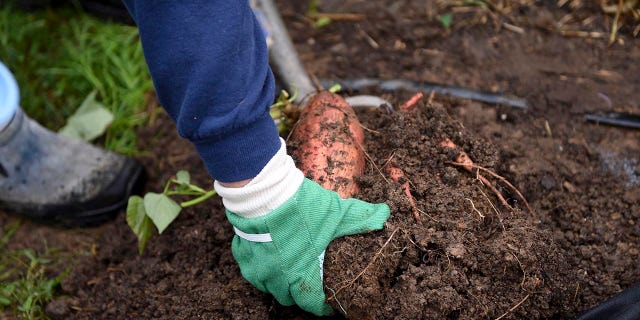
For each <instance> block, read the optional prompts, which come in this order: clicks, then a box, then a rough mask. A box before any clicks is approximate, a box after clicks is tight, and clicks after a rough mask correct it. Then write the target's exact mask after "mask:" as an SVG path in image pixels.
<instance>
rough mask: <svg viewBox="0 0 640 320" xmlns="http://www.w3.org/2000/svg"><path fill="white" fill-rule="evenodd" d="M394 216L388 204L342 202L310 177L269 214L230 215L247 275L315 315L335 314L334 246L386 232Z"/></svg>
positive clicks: (238, 257) (235, 245) (235, 246)
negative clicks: (331, 295) (330, 261)
mask: <svg viewBox="0 0 640 320" xmlns="http://www.w3.org/2000/svg"><path fill="white" fill-rule="evenodd" d="M389 215H390V211H389V207H388V206H387V205H386V204H370V203H367V202H364V201H360V200H356V199H342V198H340V196H338V194H337V193H335V192H333V191H329V190H326V189H324V188H322V187H321V186H320V185H318V184H317V183H315V182H313V181H311V180H309V179H307V178H304V180H303V181H302V184H301V185H300V187H299V188H298V190H297V191H296V192H295V193H294V194H293V196H292V197H291V198H289V199H288V200H286V201H285V202H284V203H283V204H282V205H280V206H279V207H277V208H276V209H275V210H273V211H271V212H269V213H267V214H265V215H262V216H258V217H252V218H243V217H241V216H239V215H236V214H234V213H233V212H230V211H228V210H227V217H228V219H229V221H230V222H231V224H232V225H233V226H234V230H235V232H236V236H235V237H234V238H233V243H232V247H231V250H232V252H233V256H234V258H235V259H236V261H237V262H238V264H239V265H240V270H241V272H242V275H243V276H244V277H245V278H246V279H247V280H248V281H249V282H251V283H252V284H253V285H254V286H255V287H256V288H258V289H260V290H261V291H264V292H269V293H271V294H272V295H273V296H274V297H275V298H276V299H277V300H278V302H279V303H281V304H282V305H286V306H289V305H294V304H297V305H298V306H300V307H301V308H302V309H304V310H306V311H309V312H311V313H314V314H316V315H328V314H331V313H332V312H333V310H332V308H331V307H330V306H329V305H328V304H327V303H326V302H325V294H324V290H323V285H322V264H323V260H324V252H325V249H326V248H327V246H328V245H329V242H331V241H332V240H333V239H336V238H339V237H342V236H345V235H351V234H357V233H363V232H367V231H372V230H379V229H382V227H383V226H384V222H385V221H386V220H387V219H388V218H389Z"/></svg>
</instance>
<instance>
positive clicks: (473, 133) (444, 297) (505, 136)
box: [0, 0, 640, 319]
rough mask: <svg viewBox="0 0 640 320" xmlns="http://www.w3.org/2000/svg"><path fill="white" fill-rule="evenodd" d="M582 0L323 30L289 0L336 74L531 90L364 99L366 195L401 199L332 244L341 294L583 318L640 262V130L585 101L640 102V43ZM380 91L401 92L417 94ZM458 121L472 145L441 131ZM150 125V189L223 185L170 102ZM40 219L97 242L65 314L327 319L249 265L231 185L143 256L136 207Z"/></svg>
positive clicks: (72, 279) (335, 286)
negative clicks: (59, 220) (71, 218)
mask: <svg viewBox="0 0 640 320" xmlns="http://www.w3.org/2000/svg"><path fill="white" fill-rule="evenodd" d="M575 3H578V4H579V6H578V7H577V8H573V9H568V7H567V8H565V7H562V8H558V7H557V6H556V4H555V3H554V2H549V3H546V2H544V3H543V2H540V3H535V4H534V3H531V4H528V3H525V2H520V3H519V4H515V3H512V4H511V5H512V6H513V7H499V8H498V7H496V8H492V9H491V10H483V9H481V8H477V7H467V8H463V9H460V8H440V7H438V6H437V4H436V3H435V2H428V1H427V2H425V1H390V0H389V1H323V2H322V6H321V8H320V9H321V11H322V12H339V13H362V14H366V17H367V18H366V19H364V20H357V21H334V22H332V23H331V24H329V25H328V26H327V27H325V28H324V29H319V30H318V29H313V28H312V27H310V25H309V22H308V21H307V20H305V19H304V18H303V13H304V12H305V10H306V7H305V4H306V2H298V1H284V0H283V1H279V5H280V7H281V8H282V13H283V16H284V18H285V20H286V23H287V26H288V27H289V28H290V32H291V34H292V37H293V39H294V42H295V43H296V46H297V49H298V50H299V52H300V55H301V57H302V59H303V62H304V64H305V65H306V66H307V68H308V69H309V71H311V72H312V73H313V74H314V76H316V77H318V78H321V79H336V80H338V79H353V78H362V77H375V78H383V79H409V80H414V81H424V82H435V83H440V84H447V85H455V86H464V87H469V88H473V89H479V90H484V91H489V92H504V93H508V94H510V95H515V96H519V97H522V98H525V99H526V100H527V102H528V104H529V108H528V109H515V108H508V107H505V106H495V105H486V104H482V103H479V102H474V101H470V100H464V99H457V98H453V97H449V96H442V95H435V97H434V98H433V101H432V102H431V103H427V101H428V98H427V97H425V98H423V99H422V100H421V102H420V103H419V104H418V105H419V110H418V111H417V112H416V113H415V114H411V115H407V114H401V113H398V112H390V111H388V110H386V109H376V110H360V111H359V117H360V119H361V121H362V122H363V125H364V126H365V127H366V128H367V129H369V130H365V132H366V147H367V151H368V153H369V156H370V157H371V159H372V160H373V161H368V164H367V171H366V173H365V175H364V176H362V177H360V178H359V180H358V181H359V182H360V186H361V194H360V195H359V196H358V197H359V198H361V199H363V200H367V201H372V202H387V203H388V204H389V205H390V207H391V209H392V217H391V219H390V220H389V222H388V223H387V225H386V228H385V229H384V230H383V231H380V232H375V233H371V234H367V235H357V236H352V237H347V238H343V239H340V240H336V241H334V242H333V243H332V244H331V245H330V247H329V249H328V251H327V257H326V260H325V284H326V286H327V296H328V297H329V300H330V303H332V304H333V305H334V306H335V308H336V310H338V313H337V315H336V316H335V317H334V318H336V319H340V318H343V315H342V314H343V313H346V317H348V318H352V319H420V318H434V319H441V318H445V319H469V318H474V319H477V318H482V319H496V318H500V317H502V318H503V319H505V318H510V319H514V318H515V319H549V318H552V319H571V318H573V317H575V316H576V315H577V314H579V313H580V312H582V311H584V310H587V309H589V308H591V307H593V306H594V305H596V304H598V303H600V302H602V301H604V300H605V299H607V298H608V297H610V296H611V295H613V294H615V293H618V292H620V291H622V290H623V289H624V288H627V287H629V286H630V285H632V284H633V283H636V282H639V281H640V271H639V270H638V268H637V261H638V260H639V259H640V239H639V237H640V227H639V226H638V224H639V223H640V163H639V162H640V159H639V156H638V155H639V154H640V131H639V130H633V129H622V128H617V127H610V126H604V125H598V124H594V123H590V122H587V121H586V120H585V119H584V117H583V116H584V114H586V113H591V112H601V111H602V112H604V111H613V110H615V111H625V112H633V113H639V114H640V104H639V102H638V92H640V67H639V66H638V64H637V61H639V59H640V46H638V39H636V38H633V30H632V29H631V28H630V27H625V28H623V29H621V30H620V33H621V35H620V39H621V41H619V42H617V43H615V44H614V45H611V46H608V45H607V40H606V39H591V38H584V37H566V36H562V35H561V32H560V31H559V30H585V31H596V32H604V33H605V35H607V30H609V29H608V28H609V25H610V23H611V17H610V16H605V15H603V14H602V13H601V11H600V9H599V8H598V6H597V4H595V2H594V4H593V5H589V4H583V3H579V2H575ZM567 6H568V5H567ZM452 10H453V11H454V12H455V13H454V16H453V25H452V28H451V29H449V30H445V29H444V28H443V26H442V25H441V24H440V22H438V20H437V16H438V15H440V14H443V13H446V12H450V11H452ZM567 15H570V18H567ZM585 19H588V20H585ZM560 22H563V23H564V24H562V25H560ZM505 23H506V24H505ZM505 25H506V26H517V27H519V28H522V30H523V33H519V32H513V31H510V29H508V28H505ZM511 29H513V28H511ZM362 93H368V94H380V95H382V96H383V97H384V98H386V99H387V100H389V101H390V102H391V103H392V104H394V105H396V106H397V105H400V104H401V103H402V102H404V101H405V100H407V99H408V98H409V97H410V96H411V95H412V94H413V92H404V91H397V92H381V91H380V90H379V89H376V88H371V89H370V90H368V91H364V92H362ZM346 94H349V92H347V93H346ZM346 94H345V95H346ZM446 137H447V138H450V139H451V140H453V141H454V142H455V143H456V144H457V145H458V146H459V147H460V149H458V150H449V149H445V148H444V147H442V146H440V145H439V143H440V142H441V141H442V140H443V139H444V138H446ZM140 140H141V142H140V143H141V144H140V146H141V148H143V149H144V150H148V151H149V152H150V154H151V155H149V156H141V157H140V160H141V161H143V162H144V164H145V166H146V168H147V170H148V173H149V176H150V177H151V181H150V182H149V184H148V186H147V189H148V190H150V191H158V190H161V188H162V186H163V184H164V182H165V181H166V180H167V179H168V178H169V177H170V176H171V175H173V174H175V172H177V171H178V170H180V169H187V170H189V171H190V172H191V173H192V176H194V179H195V180H196V181H197V182H198V183H199V184H200V185H203V186H211V184H212V181H211V180H210V178H209V177H208V176H207V174H206V171H205V169H204V167H203V166H202V164H201V162H200V160H199V158H198V156H197V154H196V153H195V151H194V149H193V148H192V147H191V146H190V145H189V143H188V142H187V141H184V140H182V139H181V138H179V137H178V136H177V134H176V133H175V127H174V126H173V124H172V123H171V122H170V121H169V120H168V118H167V117H165V116H161V117H159V118H158V119H156V121H155V122H154V123H153V124H152V125H150V126H149V127H148V128H145V129H144V130H142V131H141V132H140ZM461 150H463V151H465V152H466V153H468V154H469V156H470V157H471V159H473V161H474V162H475V163H476V164H477V165H479V166H482V167H484V168H487V169H489V170H492V171H493V172H495V173H496V174H498V175H500V176H502V177H504V178H505V179H506V180H508V181H510V182H511V183H512V184H513V186H514V187H515V188H516V189H517V190H519V191H520V192H522V194H523V195H524V197H525V198H526V200H527V201H528V203H529V204H530V206H531V210H528V209H527V207H526V206H525V205H524V201H523V200H522V199H520V198H519V197H518V195H517V194H516V193H515V191H514V189H513V188H511V187H509V186H508V185H507V184H506V183H504V182H501V181H499V180H498V179H496V178H494V177H491V176H490V174H489V173H486V172H484V173H483V172H482V171H481V172H480V173H481V174H483V175H484V176H486V177H487V178H488V179H489V180H490V181H492V182H493V183H494V184H495V185H496V188H497V190H498V191H499V192H500V193H501V194H502V195H504V197H505V198H506V200H507V202H508V206H506V205H504V204H502V203H501V202H500V201H499V200H498V198H497V197H496V195H495V194H494V193H493V192H492V191H491V190H490V189H489V188H488V187H487V186H484V185H483V184H482V183H480V181H479V180H478V179H477V178H476V172H475V171H474V172H473V173H469V172H467V171H465V170H464V169H462V168H460V167H458V166H455V165H454V164H452V163H451V162H452V161H454V159H455V157H456V155H457V154H458V152H459V151H461ZM390 158H393V160H394V161H395V162H396V164H398V166H399V167H400V168H401V169H403V170H404V172H405V175H406V177H407V178H408V179H409V180H410V181H411V188H412V192H413V196H414V197H415V198H416V200H417V204H418V207H419V208H420V210H421V216H420V221H421V223H422V224H421V225H420V224H418V223H417V222H416V221H415V219H414V218H413V216H412V214H411V207H410V206H409V204H408V201H407V199H406V198H405V196H404V195H403V193H402V190H401V189H400V188H399V186H398V185H396V184H394V183H392V182H389V181H388V180H387V179H386V178H385V177H384V175H383V174H381V173H380V171H379V169H380V168H382V166H383V165H384V164H385V163H386V161H387V160H389V159H390ZM0 217H2V218H3V219H5V220H7V219H9V218H6V217H5V216H0ZM24 229H26V230H27V231H22V230H21V232H20V234H19V235H18V236H17V237H19V238H18V240H19V241H20V239H22V241H24V243H26V244H30V243H33V242H34V241H35V240H34V239H38V238H42V237H44V238H46V239H49V242H50V243H54V244H58V245H60V246H61V247H63V248H68V247H72V246H74V245H75V244H76V243H79V244H80V246H84V247H88V248H91V249H87V251H86V252H88V253H89V254H88V255H86V256H84V257H81V258H76V259H73V260H69V261H68V265H67V266H68V267H71V268H72V272H71V274H70V275H69V276H68V277H67V278H66V279H65V280H64V281H63V284H62V291H63V293H64V294H65V295H66V296H65V297H63V298H59V299H57V300H55V301H54V302H52V303H51V304H49V306H48V308H47V310H48V311H49V314H50V315H51V316H52V317H55V318H62V319H128V318H136V319H151V318H153V319H156V318H158V319H193V318H202V319H265V318H271V319H283V318H285V319H315V317H313V316H312V315H309V314H307V313H305V312H303V311H301V310H299V309H298V308H296V307H283V306H280V305H278V304H277V303H276V302H275V300H273V299H272V298H271V297H270V296H269V295H266V294H263V293H261V292H259V291H258V290H256V289H254V288H253V287H252V286H251V285H250V284H249V283H248V282H246V281H245V280H243V278H242V277H241V275H240V272H239V269H238V267H237V265H236V263H235V262H234V260H233V258H232V256H231V251H230V240H231V238H232V236H233V231H232V229H231V226H230V225H229V224H228V223H227V222H226V219H225V216H224V214H223V208H222V206H221V201H220V200H219V199H217V198H216V199H214V200H211V201H209V202H208V203H207V205H202V206H198V207H195V208H190V209H188V210H185V211H183V213H182V215H181V216H180V217H179V218H178V219H177V221H176V222H175V223H174V224H173V225H172V226H171V227H169V228H168V229H167V230H166V231H165V232H164V233H163V234H162V235H161V236H155V237H154V238H152V239H151V240H150V242H149V245H148V247H147V250H146V251H145V253H144V254H143V255H142V256H138V254H137V244H136V239H135V237H134V235H133V234H132V233H131V231H130V230H129V227H128V226H127V225H126V223H125V220H124V213H123V214H121V215H120V216H119V217H118V219H117V220H116V221H114V222H112V223H109V224H107V225H105V226H103V227H100V228H96V229H90V230H88V231H72V232H68V233H67V232H62V231H60V230H56V229H49V228H45V227H38V226H34V225H26V226H24V227H23V230H24ZM20 237H21V238H20ZM89 244H92V245H93V246H92V245H89ZM334 293H335V294H334Z"/></svg>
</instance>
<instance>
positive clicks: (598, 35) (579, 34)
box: [560, 30, 607, 39]
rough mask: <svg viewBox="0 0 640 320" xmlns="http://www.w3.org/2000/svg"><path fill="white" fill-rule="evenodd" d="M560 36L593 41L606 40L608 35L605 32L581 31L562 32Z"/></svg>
mask: <svg viewBox="0 0 640 320" xmlns="http://www.w3.org/2000/svg"><path fill="white" fill-rule="evenodd" d="M560 34H561V35H563V36H565V37H578V38H592V39H602V38H606V37H607V35H606V34H605V33H604V32H597V31H592V32H588V31H580V30H560Z"/></svg>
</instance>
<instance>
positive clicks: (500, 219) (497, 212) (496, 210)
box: [478, 187, 507, 232]
mask: <svg viewBox="0 0 640 320" xmlns="http://www.w3.org/2000/svg"><path fill="white" fill-rule="evenodd" d="M478 191H480V193H482V195H483V196H484V197H485V199H487V202H489V205H490V206H491V208H493V211H494V212H495V213H496V216H498V221H500V225H501V226H502V232H507V229H506V228H505V227H504V223H503V222H502V216H501V215H500V212H499V211H498V209H496V206H494V205H493V202H491V199H489V197H488V196H487V194H486V193H484V192H482V189H481V188H480V187H478Z"/></svg>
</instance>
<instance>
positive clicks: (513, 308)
mask: <svg viewBox="0 0 640 320" xmlns="http://www.w3.org/2000/svg"><path fill="white" fill-rule="evenodd" d="M529 296H531V294H530V293H527V295H526V296H524V298H522V300H520V302H518V303H516V305H515V306H513V307H511V309H509V310H507V312H505V313H503V314H502V315H501V316H499V317H497V318H496V319H495V320H500V319H502V318H504V317H506V316H507V315H508V314H509V313H511V312H513V311H514V310H516V309H517V308H518V307H519V306H520V305H522V304H523V303H524V302H525V301H527V299H529Z"/></svg>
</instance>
